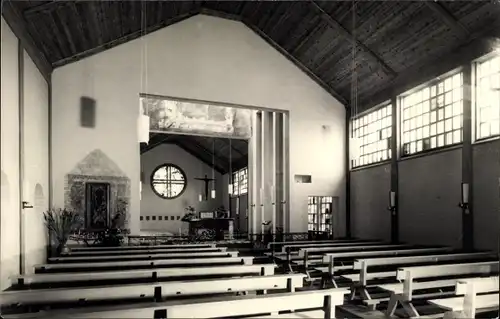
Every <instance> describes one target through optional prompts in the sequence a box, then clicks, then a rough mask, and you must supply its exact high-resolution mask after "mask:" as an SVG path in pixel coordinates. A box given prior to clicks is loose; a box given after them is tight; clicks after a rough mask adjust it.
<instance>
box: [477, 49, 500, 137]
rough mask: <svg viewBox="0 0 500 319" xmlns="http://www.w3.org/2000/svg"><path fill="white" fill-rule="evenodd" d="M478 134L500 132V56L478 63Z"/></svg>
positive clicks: (492, 134)
mask: <svg viewBox="0 0 500 319" xmlns="http://www.w3.org/2000/svg"><path fill="white" fill-rule="evenodd" d="M476 70H477V91H476V136H477V139H483V138H488V137H491V136H495V135H499V134H500V123H499V118H500V91H499V90H500V57H499V56H495V57H493V58H491V59H489V60H486V61H484V62H481V63H478V64H477V69H476Z"/></svg>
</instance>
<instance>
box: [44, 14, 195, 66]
mask: <svg viewBox="0 0 500 319" xmlns="http://www.w3.org/2000/svg"><path fill="white" fill-rule="evenodd" d="M198 13H199V10H198V9H195V10H192V11H190V12H188V13H185V14H181V15H178V16H176V17H174V18H171V19H167V20H164V21H162V22H161V23H159V24H156V25H153V26H150V27H147V28H146V30H138V31H136V32H133V33H130V34H127V35H125V36H123V37H121V38H118V39H116V40H112V41H109V42H106V43H103V44H102V45H99V46H97V47H94V48H92V49H90V50H86V51H83V52H80V53H77V54H75V55H72V56H70V57H67V58H64V59H61V60H59V61H56V62H54V63H52V67H53V68H58V67H61V66H63V65H66V64H69V63H72V62H76V61H78V60H81V59H84V58H86V57H89V56H92V55H95V54H98V53H101V52H103V51H106V50H108V49H111V48H114V47H116V46H118V45H120V44H123V43H126V42H128V41H131V40H134V39H138V38H140V37H141V36H143V35H144V34H149V33H152V32H154V31H157V30H159V29H162V28H164V27H167V26H169V25H172V24H174V23H177V22H180V21H182V20H185V19H187V18H190V17H192V16H194V15H196V14H198Z"/></svg>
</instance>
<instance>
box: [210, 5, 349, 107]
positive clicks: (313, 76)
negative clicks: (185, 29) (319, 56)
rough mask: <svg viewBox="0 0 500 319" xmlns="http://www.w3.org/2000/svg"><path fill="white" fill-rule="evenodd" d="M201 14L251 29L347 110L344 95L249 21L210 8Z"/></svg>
mask: <svg viewBox="0 0 500 319" xmlns="http://www.w3.org/2000/svg"><path fill="white" fill-rule="evenodd" d="M200 13H202V14H205V15H210V16H214V17H218V18H224V19H229V20H235V21H240V22H243V23H244V24H245V25H246V26H247V27H248V28H250V29H251V30H252V31H253V32H255V33H256V34H257V35H258V36H260V37H261V38H262V39H264V41H266V42H267V43H268V44H269V45H270V46H272V47H273V48H274V49H275V50H276V51H278V52H279V53H281V54H282V55H283V56H284V57H286V58H287V59H288V60H289V61H291V62H292V63H293V64H295V65H296V66H297V67H298V68H299V69H300V70H301V71H302V72H304V73H305V74H307V75H308V76H309V77H310V78H311V79H312V80H313V81H314V82H316V83H317V84H318V85H319V86H321V87H322V88H323V89H324V90H325V91H327V92H328V93H330V94H331V95H332V96H333V97H334V98H335V99H337V101H339V102H340V103H342V104H343V105H344V106H345V107H346V108H347V105H348V104H347V100H346V98H345V97H343V96H342V95H340V94H339V93H337V92H336V91H334V90H333V88H332V87H330V86H329V85H328V84H326V83H325V82H324V81H323V80H322V79H321V78H320V77H319V76H317V75H316V74H314V72H313V71H312V70H311V69H309V68H308V67H307V66H305V65H304V64H303V63H302V62H300V61H299V60H298V59H297V58H295V57H294V56H293V55H292V54H290V53H289V52H288V51H287V50H285V49H284V48H283V47H282V46H280V45H279V44H278V43H276V42H275V41H274V40H273V39H271V38H270V37H269V36H268V35H267V34H265V33H264V32H263V31H262V30H260V29H259V28H257V26H255V25H254V24H253V23H251V22H250V21H249V20H248V19H244V18H242V17H240V16H238V15H235V14H229V13H226V12H222V11H218V10H212V9H208V8H201V10H200Z"/></svg>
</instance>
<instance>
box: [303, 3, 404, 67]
mask: <svg viewBox="0 0 500 319" xmlns="http://www.w3.org/2000/svg"><path fill="white" fill-rule="evenodd" d="M309 3H310V4H311V5H312V7H313V8H314V9H315V10H316V11H318V12H319V14H320V15H321V18H322V19H323V20H324V21H325V22H326V23H328V25H329V26H330V27H331V28H333V29H335V30H336V31H338V32H339V33H340V34H341V35H342V36H343V37H344V38H345V39H346V40H347V41H349V43H350V44H351V45H356V46H357V47H358V48H360V49H361V50H362V51H364V52H365V53H367V54H368V55H370V56H371V57H372V58H373V59H375V60H376V61H377V63H378V64H379V66H380V67H381V68H382V70H383V71H384V73H386V74H387V75H389V76H391V77H395V76H396V75H397V73H396V71H394V70H393V69H392V68H391V67H390V66H389V65H388V64H387V63H386V62H385V61H384V60H383V59H382V58H381V57H380V56H379V55H378V54H377V53H375V52H374V51H372V50H371V49H370V48H368V47H367V46H366V45H365V44H364V43H362V42H361V41H359V40H357V39H354V37H353V35H352V34H351V32H349V31H348V30H347V29H346V28H344V27H343V26H342V25H341V24H340V23H339V22H338V21H337V20H335V19H334V18H333V17H332V16H331V15H330V14H328V13H327V12H326V11H325V10H323V8H321V6H320V5H319V4H317V3H316V2H315V1H314V0H309Z"/></svg>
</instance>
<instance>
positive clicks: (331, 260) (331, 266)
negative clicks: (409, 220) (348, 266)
mask: <svg viewBox="0 0 500 319" xmlns="http://www.w3.org/2000/svg"><path fill="white" fill-rule="evenodd" d="M446 251H450V248H412V249H391V250H387V249H386V250H375V251H370V250H369V251H350V252H337V253H326V254H324V255H323V257H322V259H323V263H324V264H328V268H327V269H328V271H327V272H326V273H324V275H323V277H324V278H323V283H322V285H325V284H326V282H327V281H329V282H331V283H332V284H333V285H334V286H335V287H337V284H336V282H335V279H334V275H335V270H337V268H336V267H337V266H335V260H336V259H339V258H359V257H373V256H387V257H390V256H404V255H415V254H427V253H437V252H446ZM315 269H320V268H315ZM321 269H324V267H322V268H321Z"/></svg>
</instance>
